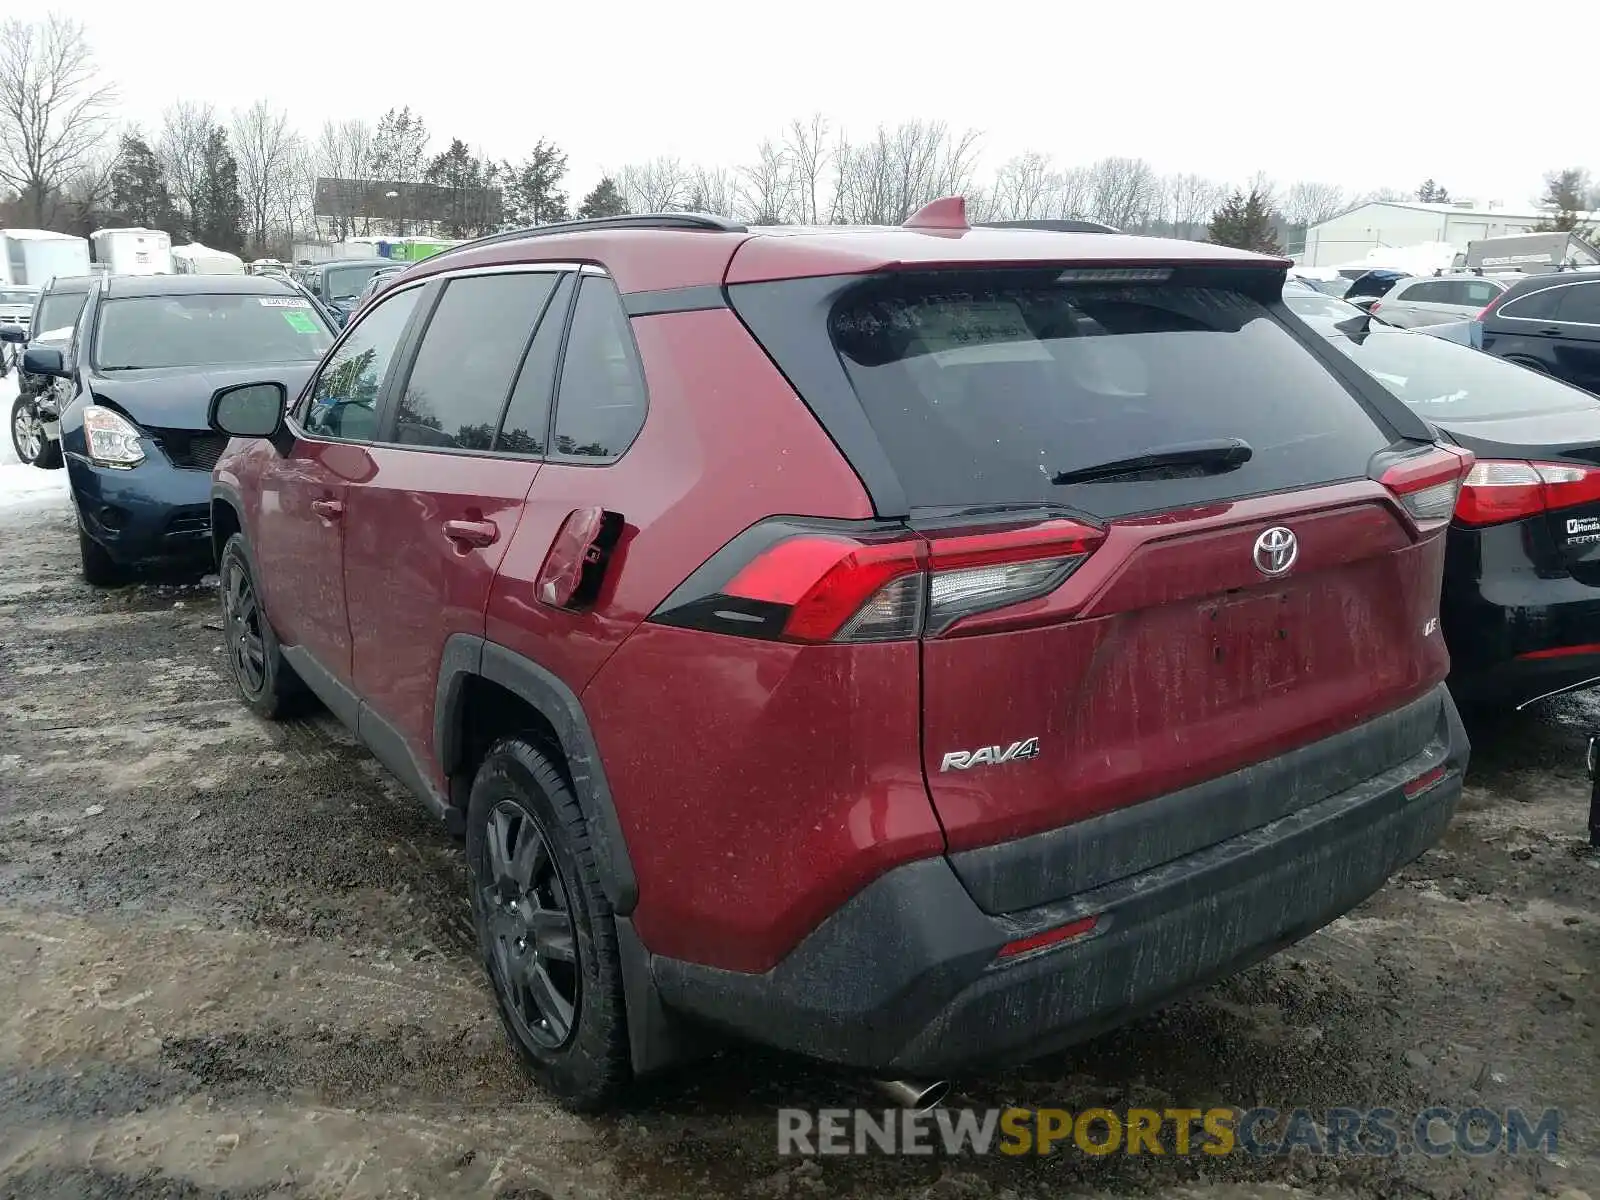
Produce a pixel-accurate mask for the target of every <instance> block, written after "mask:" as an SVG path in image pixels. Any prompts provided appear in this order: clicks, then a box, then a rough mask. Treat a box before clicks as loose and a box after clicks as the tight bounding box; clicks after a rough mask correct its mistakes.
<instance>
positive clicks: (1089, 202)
mask: <svg viewBox="0 0 1600 1200" xmlns="http://www.w3.org/2000/svg"><path fill="white" fill-rule="evenodd" d="M1054 207H1055V215H1056V216H1058V217H1077V218H1080V219H1082V218H1086V217H1088V216H1089V215H1090V214H1091V213H1092V212H1093V211H1094V170H1093V168H1091V167H1068V168H1067V169H1066V170H1065V171H1063V172H1061V176H1060V178H1059V179H1058V180H1057V187H1056V197H1055V205H1054Z"/></svg>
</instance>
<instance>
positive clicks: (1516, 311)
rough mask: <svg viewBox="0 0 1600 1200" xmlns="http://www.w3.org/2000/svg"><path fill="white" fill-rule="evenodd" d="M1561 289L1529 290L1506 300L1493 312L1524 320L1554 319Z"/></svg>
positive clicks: (1559, 301) (1559, 303)
mask: <svg viewBox="0 0 1600 1200" xmlns="http://www.w3.org/2000/svg"><path fill="white" fill-rule="evenodd" d="M1561 291H1562V289H1561V288H1553V287H1550V288H1540V289H1539V290H1538V291H1537V292H1529V293H1528V294H1527V295H1525V296H1516V297H1513V298H1512V299H1510V300H1507V301H1506V302H1505V304H1504V305H1503V306H1502V307H1500V308H1498V309H1496V310H1495V312H1496V314H1497V315H1499V316H1502V317H1513V318H1520V319H1521V320H1524V321H1554V320H1555V319H1556V311H1557V309H1558V308H1559V307H1560V305H1561Z"/></svg>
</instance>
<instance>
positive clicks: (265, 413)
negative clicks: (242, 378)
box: [206, 383, 289, 438]
mask: <svg viewBox="0 0 1600 1200" xmlns="http://www.w3.org/2000/svg"><path fill="white" fill-rule="evenodd" d="M288 399H289V394H288V391H287V390H286V389H285V388H284V386H283V384H281V383H236V384H234V385H233V386H232V387H225V388H218V389H217V390H216V391H215V392H213V393H212V394H211V407H210V410H209V411H208V412H207V413H206V424H207V425H209V426H211V428H212V429H215V430H216V431H217V432H218V433H224V434H227V435H228V436H229V437H241V438H270V437H272V436H273V435H274V434H275V433H277V432H278V430H279V429H281V428H282V427H283V409H284V405H285V404H287V403H288Z"/></svg>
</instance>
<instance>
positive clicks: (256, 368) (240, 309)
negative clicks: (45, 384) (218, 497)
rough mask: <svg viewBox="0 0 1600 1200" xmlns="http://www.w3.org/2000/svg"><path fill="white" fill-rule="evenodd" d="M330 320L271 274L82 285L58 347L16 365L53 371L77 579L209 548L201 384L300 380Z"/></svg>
mask: <svg viewBox="0 0 1600 1200" xmlns="http://www.w3.org/2000/svg"><path fill="white" fill-rule="evenodd" d="M333 337H334V334H333V329H332V327H331V325H330V323H329V321H328V319H327V316H326V315H325V314H324V313H323V311H322V310H321V309H320V308H318V307H317V305H316V303H315V302H314V301H313V300H312V299H311V298H310V296H308V295H307V294H306V293H305V292H303V291H302V290H301V289H299V288H298V287H297V286H296V285H295V284H293V283H291V282H290V281H289V280H287V279H285V278H283V277H282V276H273V275H112V276H105V277H102V278H98V279H96V280H95V281H94V283H93V285H92V286H91V287H90V289H89V292H88V295H87V297H86V299H85V301H84V305H83V311H82V313H81V314H80V315H79V316H78V318H77V322H76V324H75V326H74V327H73V332H72V335H71V337H70V339H69V340H68V341H67V342H66V343H65V344H64V345H59V346H58V345H31V346H29V347H28V349H27V352H26V353H25V355H24V357H23V368H24V369H25V370H27V371H29V372H31V373H33V374H36V375H43V376H48V377H50V378H52V379H56V380H60V381H62V382H61V384H60V385H59V387H60V390H61V391H62V392H64V393H65V398H64V400H63V402H62V407H61V419H60V425H61V448H62V451H63V452H64V454H65V458H66V466H67V474H68V477H69V479H70V482H71V491H72V501H73V507H74V508H75V509H76V510H77V515H78V548H79V551H80V554H81V556H82V560H83V575H84V578H85V579H87V580H88V581H89V582H90V583H97V584H106V583H114V582H116V581H117V580H118V579H119V578H120V577H121V576H122V574H123V572H124V570H125V569H126V568H128V567H131V566H136V565H142V564H144V563H148V562H155V561H176V562H181V563H184V564H187V565H192V566H195V567H203V566H204V565H206V564H209V562H210V558H211V541H210V534H211V519H210V504H211V468H212V467H213V466H214V465H216V461H217V459H218V458H219V457H220V456H221V454H222V451H223V449H224V448H225V446H226V445H227V439H226V438H223V437H221V436H219V435H218V434H216V433H214V432H212V430H211V428H210V427H209V425H208V424H207V422H206V414H207V407H208V405H209V404H210V401H211V395H212V393H213V392H215V391H216V390H217V389H218V388H219V387H225V386H226V385H228V384H230V383H237V382H240V381H242V380H243V381H253V380H272V381H275V382H278V383H281V384H282V385H283V386H284V387H285V388H286V389H287V390H288V391H289V392H290V393H294V392H297V391H299V389H300V387H301V385H302V384H303V383H304V382H305V380H306V379H307V378H308V377H309V376H310V374H311V371H312V369H313V368H314V367H315V366H316V364H317V361H318V359H320V358H321V357H322V353H323V351H325V350H326V349H327V348H328V347H329V346H331V345H332V344H333Z"/></svg>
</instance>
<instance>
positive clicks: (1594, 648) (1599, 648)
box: [1517, 642, 1600, 658]
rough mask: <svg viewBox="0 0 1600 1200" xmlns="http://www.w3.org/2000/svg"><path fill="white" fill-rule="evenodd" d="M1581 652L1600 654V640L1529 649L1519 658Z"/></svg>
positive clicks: (1568, 656)
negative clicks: (1573, 644) (1542, 648)
mask: <svg viewBox="0 0 1600 1200" xmlns="http://www.w3.org/2000/svg"><path fill="white" fill-rule="evenodd" d="M1579 654H1600V642H1583V643H1581V644H1579V645H1576V646H1550V647H1548V648H1547V649H1544V650H1529V651H1528V652H1527V653H1526V654H1519V655H1517V657H1518V658H1571V657H1574V656H1576V655H1579Z"/></svg>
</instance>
